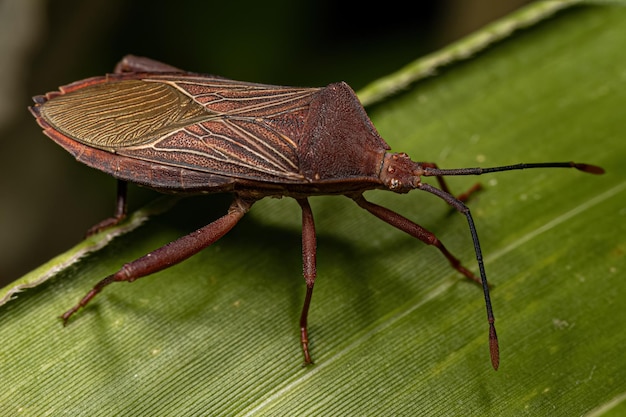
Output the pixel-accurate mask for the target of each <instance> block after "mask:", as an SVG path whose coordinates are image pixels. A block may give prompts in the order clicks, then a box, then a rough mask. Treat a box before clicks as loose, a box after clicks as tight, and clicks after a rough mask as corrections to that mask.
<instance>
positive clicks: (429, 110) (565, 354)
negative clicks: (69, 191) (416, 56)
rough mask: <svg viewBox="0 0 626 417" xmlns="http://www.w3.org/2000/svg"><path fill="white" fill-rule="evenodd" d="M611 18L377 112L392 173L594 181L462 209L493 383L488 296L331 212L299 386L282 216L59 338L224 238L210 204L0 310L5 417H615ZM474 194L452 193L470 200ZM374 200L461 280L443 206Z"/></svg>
mask: <svg viewBox="0 0 626 417" xmlns="http://www.w3.org/2000/svg"><path fill="white" fill-rule="evenodd" d="M540 3H552V2H540ZM620 4H623V3H621V2H604V3H599V4H586V5H580V6H576V7H572V8H570V9H568V10H565V11H561V12H560V13H558V14H556V15H555V16H554V17H552V18H550V19H547V20H543V21H541V22H538V23H536V24H534V25H533V26H532V27H529V28H527V29H525V30H523V31H521V32H516V33H515V34H514V35H513V36H510V37H508V38H506V39H505V40H502V41H500V42H498V43H496V44H495V45H491V46H490V47H488V48H487V49H484V50H482V51H480V52H477V51H478V49H472V48H469V49H470V50H471V53H472V54H474V56H473V57H471V58H470V59H467V60H465V61H462V62H455V63H452V64H449V65H447V66H445V67H440V64H441V62H438V63H437V64H436V65H433V66H432V69H437V71H438V74H437V75H436V76H433V77H430V78H425V79H422V80H420V81H419V82H416V83H413V84H410V83H409V84H406V85H405V86H404V91H402V92H401V93H398V94H396V95H393V96H391V97H388V98H386V99H384V100H383V101H379V102H377V104H376V105H375V106H374V107H371V108H369V109H368V110H369V113H370V116H371V118H372V120H373V122H374V124H375V125H376V126H377V128H378V130H379V131H380V133H381V135H382V136H383V137H384V138H385V139H386V140H387V142H388V143H389V144H390V145H391V146H392V147H393V148H394V150H396V151H403V152H407V153H408V154H409V155H411V156H412V158H413V159H414V160H420V161H434V162H437V163H438V164H439V166H440V167H446V168H448V167H450V168H451V167H465V166H479V165H480V166H495V165H504V164H511V163H515V162H535V161H561V160H570V159H571V160H575V161H579V162H589V163H593V164H598V165H601V166H603V167H604V168H605V169H606V170H607V173H606V175H604V176H592V175H585V174H583V173H580V172H578V171H574V170H571V171H570V170H532V171H526V172H509V173H500V174H494V175H490V176H484V177H480V178H479V179H480V181H481V182H482V184H483V185H484V190H483V191H481V192H480V193H478V194H476V195H475V196H474V197H473V199H472V200H471V201H470V203H469V205H470V207H471V209H472V213H473V215H474V219H475V222H476V225H477V228H478V232H479V235H480V238H481V243H482V249H483V253H484V255H485V262H486V268H487V273H488V275H489V278H490V281H491V283H492V285H493V288H492V294H491V296H492V301H493V306H494V312H495V314H496V324H497V326H498V332H499V333H498V334H499V337H500V344H501V366H500V369H499V370H498V371H497V372H494V371H493V370H492V369H491V367H490V363H489V354H488V341H487V324H486V320H485V312H484V311H485V310H484V309H485V308H484V302H483V298H482V292H481V290H480V289H479V288H478V287H477V286H476V285H475V284H473V283H470V282H467V280H465V279H463V278H462V277H459V274H458V273H456V272H455V271H453V270H452V269H451V268H450V267H449V265H448V264H447V262H446V261H445V259H443V257H442V256H441V255H440V254H439V253H438V251H436V250H435V249H433V248H429V247H425V246H424V245H422V244H421V243H419V242H416V241H415V240H414V239H412V238H410V237H408V236H407V235H404V234H403V233H401V232H399V231H397V230H395V229H393V228H391V227H390V226H388V225H386V224H384V223H382V222H380V221H378V220H377V219H376V218H373V217H372V216H370V215H369V214H368V213H366V212H365V211H363V210H361V209H359V208H358V207H357V206H356V205H355V204H354V203H352V202H351V201H350V200H349V199H347V198H342V197H319V198H312V199H311V205H312V207H313V211H314V213H315V216H316V226H317V232H318V256H317V260H318V280H317V282H316V288H315V294H314V297H313V304H312V307H311V314H310V317H309V323H310V335H311V339H312V341H311V348H312V354H313V355H314V359H315V361H316V363H315V365H313V366H309V367H302V366H301V363H302V354H301V351H300V346H299V329H298V318H299V314H300V308H301V303H302V301H303V297H304V282H303V279H302V277H301V254H300V222H301V220H300V212H299V206H298V205H297V204H296V203H295V201H293V200H291V199H281V200H277V199H265V200H262V201H260V202H259V203H257V204H255V206H254V207H253V209H252V210H251V212H250V213H249V215H247V216H246V218H244V220H243V221H242V222H241V223H240V224H239V225H237V227H236V228H235V229H234V230H233V231H232V232H231V233H230V234H228V235H227V236H226V237H225V238H223V239H222V240H220V241H219V242H218V243H216V244H215V245H213V246H212V247H210V248H208V249H206V250H204V251H202V252H201V253H199V254H198V255H196V256H194V257H192V258H190V259H189V260H187V261H185V262H183V263H181V264H179V265H177V266H174V267H172V268H169V269H167V270H165V271H162V272H160V273H157V274H155V275H154V276H151V277H146V278H144V279H141V280H138V281H137V282H134V283H132V284H130V285H127V284H114V285H111V286H109V287H107V288H106V290H105V291H103V293H102V294H100V295H99V296H98V297H96V298H95V299H94V301H93V302H92V303H91V304H90V305H89V306H88V307H87V308H85V309H84V310H82V311H80V313H79V314H77V315H76V316H75V317H73V318H72V320H71V322H70V324H69V325H68V326H67V327H65V328H64V327H62V326H61V324H60V322H59V320H58V319H57V318H56V317H57V316H58V315H59V314H61V313H62V312H63V311H65V310H67V309H68V308H69V307H71V306H72V305H73V304H74V303H75V302H76V301H77V300H78V299H79V298H80V297H81V296H82V295H84V294H85V293H86V292H87V291H88V290H89V289H90V288H91V286H92V285H93V284H94V283H95V282H97V281H98V280H100V279H102V278H103V277H105V276H106V275H108V274H110V273H112V272H114V271H115V270H117V269H118V268H119V267H120V266H121V265H122V264H123V263H124V262H128V261H130V260H133V259H135V258H137V257H139V256H141V255H143V254H145V253H147V252H149V251H150V250H152V249H155V248H156V247H159V246H160V245H162V244H164V243H166V242H168V241H170V240H172V239H175V238H176V237H178V236H181V235H183V234H185V233H187V232H189V231H191V230H193V229H194V228H197V227H200V226H202V225H204V224H206V223H208V222H209V221H211V220H213V219H215V218H217V217H219V216H220V215H221V214H223V212H224V211H225V210H226V208H227V206H228V198H227V197H221V196H213V197H202V198H190V199H187V200H184V201H182V202H180V203H179V204H178V205H177V206H176V207H175V208H173V209H172V210H170V211H169V212H168V213H167V214H163V215H158V216H155V217H153V218H152V220H150V221H149V222H147V223H145V225H144V226H142V227H141V228H138V229H135V230H134V231H132V232H130V233H128V234H125V235H123V236H119V237H117V238H116V239H114V240H111V241H110V243H109V242H108V241H107V243H106V244H105V245H103V246H104V247H103V248H102V249H100V250H97V251H95V252H92V253H90V254H89V255H87V256H86V257H83V258H82V259H81V260H80V261H78V262H75V263H71V265H70V266H66V267H63V268H62V269H61V270H60V271H59V272H57V273H55V274H54V276H53V278H52V279H48V280H40V281H37V277H36V276H29V277H27V279H26V281H27V282H31V283H35V284H38V285H34V288H30V289H28V290H26V291H24V292H22V293H20V294H18V295H17V297H16V298H14V299H13V300H12V301H10V302H7V303H5V304H4V305H2V307H0V335H1V338H2V339H1V340H2V344H1V347H0V375H1V380H2V385H3V390H2V391H0V415H33V416H41V415H61V414H67V415H72V416H77V415H88V416H99V415H105V416H110V415H150V416H153V415H167V416H173V415H184V416H188V415H289V416H295V415H298V416H299V415H324V416H326V415H411V416H413V415H481V416H484V415H497V416H502V415H516V416H518V415H547V414H548V413H549V414H550V415H562V416H571V415H581V414H589V415H609V414H612V415H617V414H615V411H616V410H620V409H621V410H624V405H623V404H624V399H625V398H626V394H625V393H626V362H624V360H623V356H624V353H623V347H624V346H626V333H624V332H623V331H622V330H623V321H624V317H626V306H625V305H624V302H623V300H624V299H625V297H626V281H625V280H624V279H622V278H623V273H624V270H626V260H625V253H626V240H625V239H624V237H623V236H624V235H625V232H626V230H625V229H626V221H625V219H624V217H625V216H626V171H625V170H624V159H623V158H624V155H626V141H625V140H624V122H623V120H624V119H623V117H624V104H625V103H626V54H624V52H623V51H625V50H626V32H625V31H624V30H623V28H624V27H626V8H624V7H622V6H621V5H620ZM540 6H541V7H545V4H543V5H542V4H540V5H539V6H537V5H533V6H531V7H540ZM515 18H516V17H515V16H514V17H513V19H515ZM522 26H523V25H522ZM444 52H445V51H444ZM455 59H457V58H455ZM417 78H419V76H417V77H415V79H417ZM395 85H402V83H399V84H398V83H397V84H395ZM383 90H384V88H383ZM382 96H383V97H384V96H385V94H383V95H382ZM475 181H476V178H470V177H458V178H450V179H449V184H450V186H451V187H452V188H453V190H455V191H456V192H461V191H464V190H465V189H467V188H468V187H470V186H471V185H472V184H473V183H474V182H475ZM368 197H369V198H370V199H371V200H372V201H375V202H377V203H380V204H384V205H385V206H387V207H390V208H391V209H393V210H396V211H398V212H399V213H402V214H404V215H406V216H408V217H410V218H412V219H415V220H416V221H418V222H419V223H420V224H422V225H423V226H425V227H427V228H428V229H430V230H432V231H434V232H435V233H436V234H437V236H438V237H439V238H440V239H441V240H442V241H443V242H444V243H445V244H446V246H447V247H448V248H449V249H450V250H451V251H452V252H453V253H454V254H456V255H457V256H458V257H459V258H460V259H461V260H462V261H463V262H464V264H465V265H467V266H468V267H469V268H471V269H475V263H476V262H475V260H474V253H473V248H472V245H471V239H470V237H469V233H468V231H467V223H466V222H465V220H464V218H463V216H461V215H459V214H458V213H455V212H452V211H451V210H450V209H449V208H448V207H446V205H445V204H444V203H443V202H441V201H440V200H438V199H437V198H435V197H433V196H431V195H428V194H426V193H419V192H413V193H411V194H408V195H395V194H392V193H385V192H382V191H380V192H370V193H368ZM103 236H104V235H99V236H96V237H94V238H93V239H94V241H95V242H98V241H99V239H104V238H105V237H103ZM81 245H82V246H81ZM81 245H79V247H78V248H77V249H73V250H72V251H75V250H84V249H85V247H84V245H86V244H85V243H83V244H81ZM72 251H70V252H69V253H68V254H66V256H64V257H63V260H67V259H68V256H69V257H70V258H71V255H72V253H74V252H72ZM72 259H73V258H72ZM67 264H69V263H67ZM11 288H15V286H11V287H10V288H9V289H7V290H5V292H4V294H6V293H7V291H8V290H10V289H11ZM14 297H15V296H14Z"/></svg>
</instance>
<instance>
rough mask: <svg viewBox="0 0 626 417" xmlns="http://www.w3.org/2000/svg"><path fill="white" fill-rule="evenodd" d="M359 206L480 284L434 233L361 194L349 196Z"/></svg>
mask: <svg viewBox="0 0 626 417" xmlns="http://www.w3.org/2000/svg"><path fill="white" fill-rule="evenodd" d="M350 197H351V198H352V199H353V200H354V201H355V202H356V203H357V204H358V205H359V206H361V207H362V208H364V209H365V210H367V211H369V212H370V213H372V214H373V215H374V216H376V217H378V218H379V219H381V220H382V221H384V222H385V223H389V224H390V225H392V226H393V227H395V228H398V229H400V230H402V231H403V232H405V233H407V234H409V235H411V236H413V237H414V238H417V239H419V240H421V241H422V242H424V243H426V244H427V245H432V246H435V247H436V248H437V249H439V251H440V252H441V253H442V254H443V256H445V257H446V259H447V260H448V262H450V265H452V267H453V268H454V269H456V270H457V271H459V272H460V273H461V274H463V275H465V276H466V277H467V278H469V279H471V280H472V281H474V282H476V283H477V284H481V280H480V278H478V277H476V276H475V275H474V274H473V273H472V272H471V271H470V270H469V269H467V268H465V267H464V266H463V265H461V261H459V260H458V259H457V258H456V257H455V256H454V255H452V254H451V253H450V252H449V251H448V249H446V247H445V246H444V245H443V243H441V241H440V240H439V239H438V238H437V236H435V234H434V233H432V232H431V231H429V230H427V229H425V228H424V227H422V226H420V225H419V224H417V223H415V222H413V221H411V220H409V219H407V218H406V217H404V216H401V215H400V214H398V213H396V212H395V211H391V210H389V209H388V208H385V207H382V206H379V205H378V204H374V203H371V202H369V201H367V200H366V199H365V197H363V195H362V194H359V195H357V196H350Z"/></svg>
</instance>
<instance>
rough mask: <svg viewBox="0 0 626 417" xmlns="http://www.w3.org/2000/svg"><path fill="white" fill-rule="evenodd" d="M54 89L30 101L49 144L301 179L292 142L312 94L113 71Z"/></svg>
mask: <svg viewBox="0 0 626 417" xmlns="http://www.w3.org/2000/svg"><path fill="white" fill-rule="evenodd" d="M81 83H82V84H81ZM60 90H61V91H60V93H52V94H48V95H47V96H46V97H43V98H42V97H40V98H38V102H39V103H38V104H37V105H36V107H38V109H37V110H36V111H35V113H37V114H38V117H41V118H42V119H43V123H41V122H40V124H42V125H47V126H48V127H49V128H48V129H47V133H48V134H49V135H50V136H53V139H54V135H56V134H61V135H63V136H64V137H69V138H71V139H73V140H75V141H78V142H80V143H82V144H84V145H87V146H89V147H93V148H97V149H102V150H106V151H109V152H112V153H115V154H117V155H120V156H125V157H129V158H135V159H139V160H143V161H146V162H152V163H155V164H159V165H164V166H170V167H178V168H181V169H186V170H194V171H199V172H207V173H211V174H216V175H222V176H227V177H231V178H232V177H236V178H244V179H249V180H256V181H265V182H284V181H290V182H301V181H303V176H302V175H301V174H300V172H299V169H298V159H297V150H298V142H299V138H300V136H301V133H302V127H303V125H304V122H305V119H306V116H307V112H308V107H309V103H310V102H311V100H312V97H313V96H314V94H315V93H316V92H317V91H318V89H315V88H302V89H301V88H291V87H277V86H269V85H262V84H253V83H244V82H237V81H232V80H228V79H223V78H214V77H204V76H196V75H193V76H192V75H185V74H176V75H169V76H168V75H162V74H119V75H109V76H106V77H100V78H94V79H90V80H85V81H84V82H78V83H74V84H72V85H69V86H66V87H63V88H61V89H60ZM50 127H51V129H50Z"/></svg>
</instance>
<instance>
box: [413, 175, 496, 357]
mask: <svg viewBox="0 0 626 417" xmlns="http://www.w3.org/2000/svg"><path fill="white" fill-rule="evenodd" d="M419 188H420V190H424V191H428V192H429V193H432V194H435V195H436V196H437V197H439V198H441V199H443V200H444V201H445V202H446V203H448V204H450V205H451V206H452V207H454V208H455V209H456V210H458V211H459V212H461V213H463V214H464V215H465V217H466V218H467V223H468V225H469V229H470V233H471V235H472V241H473V242H474V251H475V252H476V261H478V270H479V271H480V282H481V284H482V287H483V294H484V295H485V306H486V308H487V321H488V322H489V352H490V354H491V365H492V366H493V369H495V370H497V369H498V366H499V365H500V348H499V347H498V336H497V334H496V326H495V324H494V322H495V318H494V316H493V310H492V308H491V298H490V297H489V283H488V282H487V274H486V273H485V264H484V263H483V254H482V251H481V249H480V242H479V241H478V233H477V232H476V226H475V225H474V219H473V218H472V214H471V213H470V209H469V208H468V207H467V206H466V205H465V204H464V203H463V202H462V201H461V200H459V199H457V198H456V197H454V196H453V195H451V194H449V193H447V192H445V191H443V190H440V189H439V188H435V187H433V186H431V185H428V184H425V183H420V184H419Z"/></svg>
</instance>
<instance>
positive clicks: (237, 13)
mask: <svg viewBox="0 0 626 417" xmlns="http://www.w3.org/2000/svg"><path fill="white" fill-rule="evenodd" d="M529 2H530V1H528V0H441V1H417V2H412V3H409V4H410V6H407V3H406V2H399V1H386V2H376V3H370V5H366V3H364V2H359V3H352V2H335V1H328V0H317V1H312V0H306V1H293V0H267V1H263V2H261V1H239V2H237V1H228V2H211V1H201V0H177V1H165V2H156V1H153V0H152V1H148V0H135V1H129V0H90V1H83V0H55V1H46V0H0V185H1V187H0V190H1V197H0V198H1V201H2V202H1V204H0V285H4V284H6V283H9V282H10V281H12V280H14V279H17V278H19V277H20V276H21V275H23V274H24V273H26V272H28V271H30V270H31V269H33V268H34V267H36V266H38V265H39V264H41V263H42V262H45V261H47V260H48V259H50V258H51V257H53V256H55V255H57V254H59V253H61V252H63V251H65V250H67V249H68V248H70V247H71V246H73V245H74V244H76V243H77V242H79V241H80V240H81V239H82V237H83V236H84V232H85V230H87V228H89V227H90V226H92V225H93V224H95V223H96V222H98V221H99V220H101V219H103V218H105V217H107V216H110V215H111V213H112V210H113V200H114V194H115V181H114V180H113V179H111V178H110V177H107V176H106V175H104V174H101V173H98V172H96V171H95V170H92V169H90V168H87V167H85V166H82V165H81V164H79V163H77V162H76V161H74V159H73V158H72V157H71V156H70V155H69V154H67V153H66V152H65V151H64V150H62V149H61V148H60V147H58V146H57V145H56V144H54V143H53V142H52V141H51V140H49V139H47V137H45V136H44V135H43V134H42V133H41V130H40V128H39V127H38V126H37V125H36V123H35V121H34V120H33V118H32V117H31V116H30V114H29V113H28V111H27V110H26V107H27V106H28V105H30V103H31V100H30V97H31V96H33V95H36V94H43V93H45V92H48V91H53V90H56V89H57V87H58V86H60V85H63V84H67V83H69V82H72V81H75V80H78V79H81V78H86V77H89V76H94V75H102V74H104V73H106V72H109V71H111V70H112V69H113V66H114V65H115V63H116V62H117V61H118V60H119V59H120V58H121V57H122V56H123V55H125V54H128V53H133V54H136V55H143V56H149V57H152V58H154V59H158V60H161V61H164V62H167V63H170V64H172V65H174V66H177V67H179V68H183V69H187V70H190V71H195V72H204V73H212V74H218V75H221V76H225V77H228V78H232V79H238V80H245V81H254V82H263V83H270V84H283V85H298V86H323V85H326V84H328V83H330V82H334V81H340V80H343V81H346V82H348V84H350V85H351V86H352V87H353V88H354V89H355V90H358V89H359V88H360V87H363V86H364V85H365V84H367V83H368V82H370V81H373V80H375V79H376V78H378V77H381V76H383V75H387V74H389V73H390V72H393V71H395V70H397V69H399V68H400V67H402V66H403V65H405V64H407V63H409V62H411V61H413V60H414V59H416V58H418V57H420V56H422V55H424V54H427V53H429V52H432V51H435V50H437V49H438V48H440V47H442V46H445V45H446V44H448V43H450V42H452V41H454V40H457V39H459V38H461V37H463V36H464V35H466V34H468V33H471V32H472V31H474V30H476V29H478V28H480V27H481V26H484V25H485V24H487V23H489V22H491V21H493V20H495V19H497V18H499V17H501V16H503V15H506V14H508V13H509V12H511V11H512V10H515V9H517V8H519V7H521V6H522V5H523V4H526V3H529ZM130 193H131V197H130V199H131V207H135V206H137V205H138V203H137V201H141V200H142V199H144V200H149V199H151V198H153V197H154V196H153V195H152V194H150V192H149V191H139V190H137V189H134V188H133V189H131V191H130Z"/></svg>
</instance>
